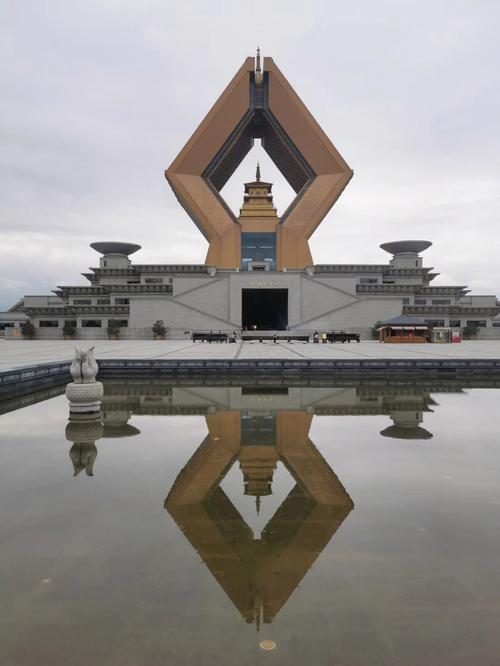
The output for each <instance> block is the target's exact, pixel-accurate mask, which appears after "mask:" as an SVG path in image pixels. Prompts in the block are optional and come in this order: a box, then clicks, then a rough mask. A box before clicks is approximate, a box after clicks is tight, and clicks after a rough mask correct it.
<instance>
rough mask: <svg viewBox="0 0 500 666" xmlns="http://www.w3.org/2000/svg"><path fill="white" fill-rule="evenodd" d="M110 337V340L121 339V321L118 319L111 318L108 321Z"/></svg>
mask: <svg viewBox="0 0 500 666" xmlns="http://www.w3.org/2000/svg"><path fill="white" fill-rule="evenodd" d="M106 331H107V334H108V338H109V339H110V340H119V339H120V322H118V321H117V320H116V319H110V320H109V321H108V327H107V329H106Z"/></svg>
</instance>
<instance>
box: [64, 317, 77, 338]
mask: <svg viewBox="0 0 500 666" xmlns="http://www.w3.org/2000/svg"><path fill="white" fill-rule="evenodd" d="M75 333H76V326H75V324H74V323H73V322H72V321H65V322H64V326H63V335H67V336H71V337H72V336H73V335H75Z"/></svg>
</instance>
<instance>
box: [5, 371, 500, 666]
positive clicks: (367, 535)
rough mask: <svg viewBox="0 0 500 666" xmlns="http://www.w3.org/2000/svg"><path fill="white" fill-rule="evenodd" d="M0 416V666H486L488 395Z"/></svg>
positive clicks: (493, 539)
mask: <svg viewBox="0 0 500 666" xmlns="http://www.w3.org/2000/svg"><path fill="white" fill-rule="evenodd" d="M63 390H64V387H60V388H59V387H55V388H52V389H46V390H45V391H43V392H40V393H38V394H31V395H28V396H23V397H19V398H13V399H11V400H8V401H4V402H3V403H1V402H0V413H1V412H3V413H1V415H0V437H1V440H0V512H1V521H0V664H2V666H4V665H5V666H31V665H35V664H36V665H37V666H38V665H40V664H42V665H44V664H50V665H51V666H54V665H56V666H57V665H59V664H68V665H70V666H79V665H80V664H81V665H83V664H85V665H86V666H88V664H96V665H99V666H100V665H101V664H102V665H106V666H114V665H115V664H116V665H120V666H137V665H140V666H142V665H144V666H146V665H148V666H151V665H153V666H156V665H157V664H158V665H159V664H162V665H164V664H173V665H177V664H179V665H183V664H186V665H189V666H191V665H198V664H201V665H203V666H204V665H212V664H214V665H216V664H217V665H220V664H223V665H225V664H231V665H232V664H238V665H254V664H267V663H269V664H287V665H302V664H309V665H311V666H316V665H318V666H323V665H325V666H326V665H328V666H330V665H336V664H338V665H339V666H340V665H342V666H365V665H366V666H376V665H383V666H393V665H394V666H396V665H397V666H399V665H404V666H413V665H415V666H417V665H418V666H420V665H422V666H423V665H424V664H425V666H429V665H430V666H434V665H435V666H438V665H439V666H448V665H453V666H458V665H462V664H480V665H483V664H484V665H490V664H491V665H492V666H493V665H494V664H498V663H500V660H499V659H500V658H499V657H498V655H499V654H500V632H499V631H498V627H499V626H500V604H499V599H500V437H499V427H498V423H499V406H500V400H499V398H500V391H499V390H498V389H497V388H494V387H484V388H475V387H474V388H471V387H468V386H464V385H460V384H459V383H457V382H454V383H452V384H447V383H445V382H437V381H435V382H432V383H428V384H425V383H417V382H412V383H400V384H388V383H384V382H378V383H376V382H375V383H373V382H372V383H364V384H363V383H359V382H355V381H353V382H350V383H346V382H344V383H343V385H336V384H334V383H330V385H327V384H325V382H322V383H318V384H317V385H314V384H311V383H309V385H307V386H300V385H284V384H282V383H274V384H273V383H271V382H270V381H267V382H263V381H261V382H260V384H252V383H247V384H245V385H242V386H235V385H230V386H227V385H223V384H220V383H219V384H217V385H211V386H210V385H201V384H199V385H196V384H195V383H191V382H189V383H187V382H186V383H177V384H169V383H168V382H166V381H163V380H159V379H158V380H154V379H147V380H143V381H140V380H120V381H108V382H106V383H105V394H104V400H103V404H102V412H101V414H100V415H99V418H91V419H89V418H82V417H80V418H76V417H72V418H71V419H70V418H69V412H68V403H67V401H66V398H65V396H64V395H62V394H61V393H62V391H63Z"/></svg>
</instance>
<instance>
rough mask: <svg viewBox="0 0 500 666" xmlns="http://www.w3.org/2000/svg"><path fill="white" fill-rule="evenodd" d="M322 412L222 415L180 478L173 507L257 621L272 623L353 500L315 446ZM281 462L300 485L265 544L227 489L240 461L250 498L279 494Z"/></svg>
mask: <svg viewBox="0 0 500 666" xmlns="http://www.w3.org/2000/svg"><path fill="white" fill-rule="evenodd" d="M312 418H313V417H312V415H310V414H307V413H305V412H299V411H277V412H275V413H263V414H258V415H253V416H252V415H248V414H242V413H241V412H239V411H221V412H217V413H216V414H213V415H210V416H207V417H206V420H207V426H208V432H209V434H208V435H207V437H206V439H205V440H204V442H203V443H202V444H201V446H200V447H199V448H198V450H197V451H196V453H195V454H194V455H193V457H192V458H191V460H190V461H189V462H188V464H187V465H186V467H185V468H184V469H183V470H182V471H181V473H180V474H179V476H178V477H177V479H176V481H175V483H174V485H173V487H172V489H171V491H170V493H169V495H168V497H167V499H166V501H165V508H166V509H167V510H168V512H169V513H170V515H171V516H172V518H173V519H174V520H175V522H176V523H177V524H178V526H179V527H180V529H181V530H182V532H183V533H184V535H185V536H186V537H187V539H188V540H189V542H190V543H191V545H192V546H193V548H195V550H196V551H197V553H198V554H199V555H200V557H201V559H202V560H203V562H204V563H205V564H206V566H207V567H208V569H209V570H210V572H211V573H212V575H213V576H214V577H215V579H216V580H217V582H218V583H219V585H220V586H221V587H222V588H223V589H224V591H225V592H226V594H227V595H228V597H229V598H230V599H231V601H232V602H233V604H234V605H235V606H236V608H237V609H238V610H239V612H240V613H241V615H242V616H243V618H244V619H245V620H246V621H247V622H256V623H257V624H259V623H260V622H261V621H263V622H266V623H268V622H272V620H273V619H274V617H275V615H276V614H277V613H278V611H279V610H280V609H281V607H282V606H283V605H284V603H285V602H286V601H287V599H288V598H289V596H290V595H291V593H292V592H293V591H294V589H295V588H296V587H297V585H298V584H299V583H300V581H301V580H302V578H303V577H304V575H305V574H306V572H307V571H308V570H309V569H310V568H311V566H312V565H313V563H314V561H315V560H316V558H317V557H318V556H319V554H320V553H321V552H322V550H323V549H324V548H325V546H326V545H327V544H328V542H329V541H330V539H331V538H332V536H333V535H334V534H335V532H336V531H337V529H338V528H339V527H340V525H341V524H342V522H343V521H344V519H345V518H346V516H347V515H348V514H349V512H350V511H351V510H352V509H353V503H352V500H351V498H350V497H349V495H348V494H347V492H346V491H345V489H344V487H343V486H342V484H341V483H340V481H339V479H338V478H337V476H336V475H335V473H334V472H333V470H332V469H331V468H330V467H329V465H328V464H327V463H326V461H325V460H324V458H323V457H322V456H321V455H320V453H319V452H318V450H317V449H316V447H315V446H314V444H313V443H312V442H311V440H310V439H309V436H308V433H309V428H310V425H311V421H312ZM278 460H281V461H282V462H283V463H284V464H285V466H286V467H287V469H288V471H289V472H290V474H291V476H292V477H293V479H294V480H295V486H294V488H293V489H292V490H291V492H290V493H289V494H288V496H287V497H286V499H285V500H284V501H283V503H282V504H281V506H280V507H279V508H278V509H277V511H276V513H275V514H274V516H273V517H272V518H271V519H270V521H269V522H268V524H267V525H266V527H265V528H264V530H263V531H262V534H261V537H260V538H259V539H255V538H254V536H253V532H252V530H251V528H250V527H249V526H248V525H247V524H246V523H245V521H244V520H243V518H242V516H241V515H240V514H239V513H238V511H237V510H236V509H235V507H234V506H233V504H232V503H231V501H230V500H229V498H228V497H227V495H226V494H225V493H224V491H223V490H222V488H221V487H220V484H221V482H222V480H223V478H224V476H225V475H226V473H227V472H228V470H229V469H230V468H231V466H232V465H233V463H235V462H236V461H239V464H240V467H241V469H242V471H243V477H244V488H245V494H247V495H253V496H255V497H256V499H257V502H258V501H259V499H260V496H262V495H268V494H270V493H271V492H272V480H273V472H274V469H275V468H276V464H277V462H278Z"/></svg>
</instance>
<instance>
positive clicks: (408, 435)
mask: <svg viewBox="0 0 500 666" xmlns="http://www.w3.org/2000/svg"><path fill="white" fill-rule="evenodd" d="M380 434H381V435H382V437H392V438H393V439H432V437H433V435H432V433H431V432H429V431H428V430H426V429H425V428H422V427H421V426H414V427H410V428H405V427H403V426H398V425H391V426H389V427H387V428H384V430H381V431H380Z"/></svg>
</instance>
